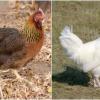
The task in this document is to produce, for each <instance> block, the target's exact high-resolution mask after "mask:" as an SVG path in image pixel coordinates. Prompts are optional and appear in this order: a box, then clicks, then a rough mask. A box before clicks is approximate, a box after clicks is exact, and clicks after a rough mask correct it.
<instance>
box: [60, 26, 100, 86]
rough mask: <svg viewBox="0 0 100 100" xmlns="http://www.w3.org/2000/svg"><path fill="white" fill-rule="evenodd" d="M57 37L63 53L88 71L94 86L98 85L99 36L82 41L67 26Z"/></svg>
mask: <svg viewBox="0 0 100 100" xmlns="http://www.w3.org/2000/svg"><path fill="white" fill-rule="evenodd" d="M59 38H60V42H61V45H62V47H63V48H64V51H65V53H66V54H67V55H68V56H69V57H70V58H71V59H73V60H74V61H75V62H76V63H77V64H79V65H80V66H81V68H82V70H83V71H84V72H88V71H90V72H91V73H92V75H93V83H94V87H100V80H99V77H100V38H98V39H96V40H94V41H91V42H88V43H83V42H82V40H81V39H80V38H79V37H77V36H76V35H75V34H74V33H73V32H72V30H71V28H70V27H68V26H66V27H65V28H64V30H63V31H62V32H61V36H60V37H59Z"/></svg>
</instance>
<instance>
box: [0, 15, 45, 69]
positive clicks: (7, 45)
mask: <svg viewBox="0 0 100 100" xmlns="http://www.w3.org/2000/svg"><path fill="white" fill-rule="evenodd" d="M37 24H39V23H36V22H35V21H34V20H33V16H30V17H29V20H28V21H27V22H26V24H25V26H24V29H23V31H22V32H19V31H18V30H17V29H14V28H0V65H1V67H2V68H20V67H21V66H24V65H25V64H26V63H27V62H28V61H29V60H31V59H32V58H33V57H35V56H36V54H37V53H38V52H39V51H40V49H41V47H42V45H43V40H44V33H43V29H42V26H41V24H40V27H37V26H38V25H37Z"/></svg>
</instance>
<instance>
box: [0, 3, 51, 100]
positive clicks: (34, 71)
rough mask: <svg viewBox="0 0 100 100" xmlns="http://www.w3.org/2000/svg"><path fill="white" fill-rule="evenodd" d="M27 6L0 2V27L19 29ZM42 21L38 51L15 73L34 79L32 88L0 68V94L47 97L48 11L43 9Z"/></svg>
mask: <svg viewBox="0 0 100 100" xmlns="http://www.w3.org/2000/svg"><path fill="white" fill-rule="evenodd" d="M28 12H30V8H28V7H25V6H24V5H22V8H20V10H18V11H16V9H13V8H10V7H9V6H8V4H7V3H6V2H5V3H4V2H0V27H12V28H17V29H18V30H20V31H21V30H22V29H23V26H24V23H25V20H27V18H28V15H29V14H28ZM45 14H46V18H45V21H44V24H43V25H44V30H45V41H44V45H43V47H42V49H41V51H40V52H39V54H38V55H37V56H36V57H35V58H33V60H32V61H30V62H29V63H28V64H27V65H26V66H25V67H24V68H22V69H20V70H18V72H19V74H20V75H21V76H22V77H23V78H26V79H28V80H29V81H30V82H32V83H34V86H33V88H34V89H32V88H31V87H30V86H28V84H26V83H25V82H23V81H19V80H17V79H16V78H15V76H14V74H13V73H12V71H11V70H9V71H7V72H3V71H0V86H1V88H0V98H4V99H8V98H14V99H22V98H23V99H32V98H42V99H43V98H45V99H46V98H47V99H50V98H51V13H50V9H47V11H46V12H45Z"/></svg>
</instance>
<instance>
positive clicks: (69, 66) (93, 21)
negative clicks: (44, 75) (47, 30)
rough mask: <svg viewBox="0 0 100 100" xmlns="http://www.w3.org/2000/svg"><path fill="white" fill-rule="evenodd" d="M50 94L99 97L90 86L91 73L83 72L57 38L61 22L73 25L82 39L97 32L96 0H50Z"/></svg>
mask: <svg viewBox="0 0 100 100" xmlns="http://www.w3.org/2000/svg"><path fill="white" fill-rule="evenodd" d="M52 4H53V6H52V7H53V8H52V15H53V18H52V19H53V21H52V22H53V28H52V29H53V32H52V41H53V46H52V47H53V48H52V51H53V57H52V63H53V64H52V67H53V69H52V70H53V98H56V99H58V98H62V99H66V98H68V99H69V98H76V99H81V98H83V99H92V98H95V99H96V98H97V99H98V98H100V89H96V88H93V87H90V86H89V85H88V82H89V80H90V74H89V73H88V74H86V73H83V72H82V71H80V70H79V69H78V68H79V67H80V66H78V65H77V64H75V63H74V62H73V61H71V60H70V59H69V58H68V57H66V56H65V54H64V53H63V50H62V47H61V45H60V42H59V36H60V32H61V31H62V30H63V28H64V26H66V25H72V26H73V29H74V30H73V31H74V33H75V34H77V35H78V36H79V37H80V38H81V39H82V40H83V42H88V41H91V40H94V39H96V38H98V37H99V36H100V2H99V1H93V2H92V1H81V2H79V1H77V2H74V1H73V2H72V1H53V3H52Z"/></svg>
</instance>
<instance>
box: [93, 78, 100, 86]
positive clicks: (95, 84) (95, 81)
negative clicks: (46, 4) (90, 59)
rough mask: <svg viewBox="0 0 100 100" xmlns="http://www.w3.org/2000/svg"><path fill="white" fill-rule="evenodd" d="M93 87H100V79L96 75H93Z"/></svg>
mask: <svg viewBox="0 0 100 100" xmlns="http://www.w3.org/2000/svg"><path fill="white" fill-rule="evenodd" d="M94 87H100V80H99V77H98V76H94Z"/></svg>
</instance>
